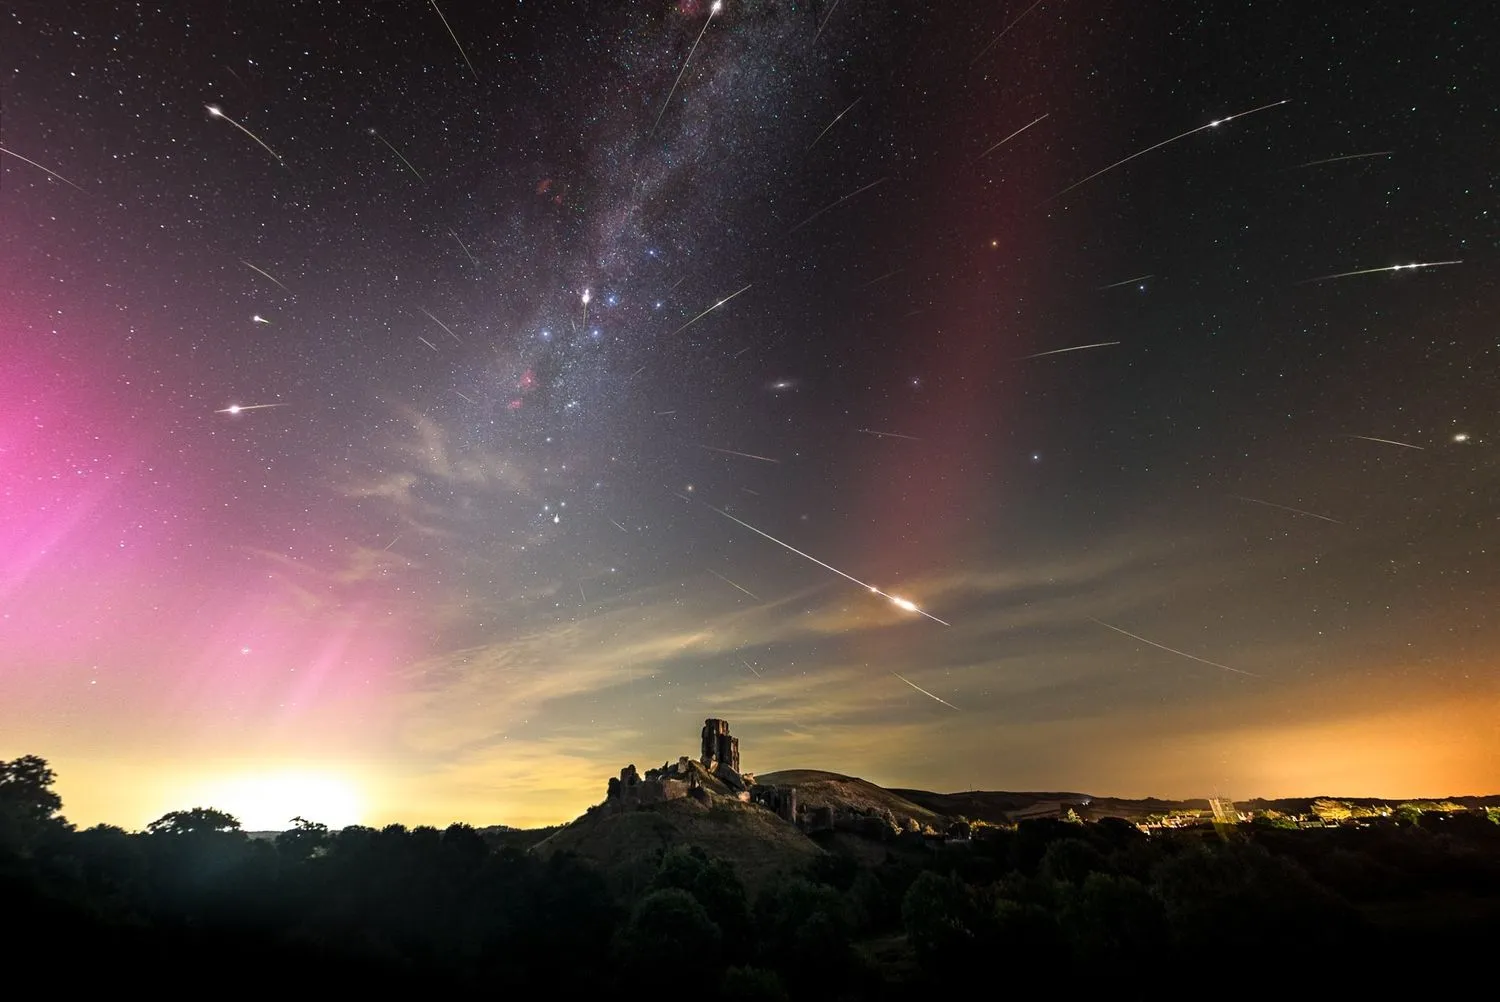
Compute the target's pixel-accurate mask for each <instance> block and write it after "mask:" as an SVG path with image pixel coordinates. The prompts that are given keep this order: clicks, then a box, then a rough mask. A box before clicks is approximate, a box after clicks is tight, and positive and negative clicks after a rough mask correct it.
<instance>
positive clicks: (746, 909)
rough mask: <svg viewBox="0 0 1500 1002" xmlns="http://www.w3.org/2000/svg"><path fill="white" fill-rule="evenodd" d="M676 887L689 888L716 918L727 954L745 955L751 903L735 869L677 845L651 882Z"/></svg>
mask: <svg viewBox="0 0 1500 1002" xmlns="http://www.w3.org/2000/svg"><path fill="white" fill-rule="evenodd" d="M670 887H676V888H679V889H680V890H684V891H687V892H688V893H689V894H691V895H692V896H693V897H694V898H695V899H697V901H698V903H699V904H701V905H702V906H703V908H704V910H705V911H707V912H708V916H709V918H711V919H713V922H714V924H715V925H717V926H718V927H719V929H720V931H721V932H722V933H723V935H724V956H725V957H726V958H731V959H732V958H739V957H742V956H745V955H746V953H747V951H748V948H749V938H750V906H749V904H748V902H747V899H746V896H745V885H744V884H742V883H740V879H739V877H737V876H735V873H734V868H733V867H732V866H730V865H729V864H728V863H726V862H725V861H724V860H722V859H711V858H710V857H709V856H708V854H707V853H705V852H704V851H703V850H702V849H700V848H698V847H697V846H674V847H672V848H671V849H669V850H667V852H666V853H665V854H664V855H663V856H662V860H661V866H660V868H659V869H658V870H657V873H656V877H655V878H654V879H653V880H652V882H651V888H652V889H653V890H665V889H667V888H670Z"/></svg>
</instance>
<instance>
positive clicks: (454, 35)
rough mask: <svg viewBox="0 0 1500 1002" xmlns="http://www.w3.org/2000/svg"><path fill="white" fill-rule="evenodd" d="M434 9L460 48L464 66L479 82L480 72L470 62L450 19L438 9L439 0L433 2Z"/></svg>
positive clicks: (459, 51) (459, 52)
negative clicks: (449, 21)
mask: <svg viewBox="0 0 1500 1002" xmlns="http://www.w3.org/2000/svg"><path fill="white" fill-rule="evenodd" d="M432 9H433V10H435V11H437V16H438V20H439V21H442V22H443V27H444V28H447V29H448V37H449V38H451V39H453V44H454V45H456V46H458V54H459V55H460V56H463V57H464V65H465V66H467V67H468V68H469V72H470V73H472V74H474V79H475V80H478V79H479V71H478V70H476V69H475V68H474V64H473V63H471V62H469V54H468V53H467V52H465V51H464V43H462V42H460V41H459V40H458V36H457V35H456V34H454V33H453V26H452V25H450V24H449V23H448V19H447V18H446V17H444V16H443V12H442V10H440V9H439V8H438V5H437V0H432Z"/></svg>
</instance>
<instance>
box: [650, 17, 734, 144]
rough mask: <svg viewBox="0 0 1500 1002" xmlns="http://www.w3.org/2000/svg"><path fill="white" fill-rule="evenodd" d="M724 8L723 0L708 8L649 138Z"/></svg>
mask: <svg viewBox="0 0 1500 1002" xmlns="http://www.w3.org/2000/svg"><path fill="white" fill-rule="evenodd" d="M723 9H724V3H723V0H714V4H713V6H712V7H710V8H709V9H708V20H707V21H704V22H703V30H702V31H699V32H698V37H697V38H695V39H693V46H692V48H690V49H688V54H687V58H686V59H684V60H683V61H682V68H681V69H679V70H678V71H677V79H676V80H673V81H672V89H671V90H669V91H667V99H666V100H665V101H663V102H662V103H661V111H658V112H657V113H656V121H654V122H652V123H651V131H650V132H648V133H646V137H647V138H648V139H649V138H650V137H651V136H652V135H654V134H655V133H656V127H657V126H658V125H660V124H661V117H662V116H663V115H665V114H666V113H667V109H668V108H670V107H671V106H672V95H673V94H676V93H677V85H678V84H680V83H682V75H683V74H684V73H686V72H687V68H688V63H690V62H692V61H693V53H694V52H697V51H698V43H699V42H701V41H703V36H704V35H705V34H707V33H708V26H709V25H711V24H713V23H714V17H715V15H717V14H718V13H719V11H721V10H723Z"/></svg>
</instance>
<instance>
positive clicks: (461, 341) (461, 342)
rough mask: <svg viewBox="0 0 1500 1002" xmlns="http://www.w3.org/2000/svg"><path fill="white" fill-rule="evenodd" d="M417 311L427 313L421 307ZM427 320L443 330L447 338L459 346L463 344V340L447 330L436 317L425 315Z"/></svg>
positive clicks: (446, 326) (445, 325)
mask: <svg viewBox="0 0 1500 1002" xmlns="http://www.w3.org/2000/svg"><path fill="white" fill-rule="evenodd" d="M417 309H419V310H422V312H423V313H427V311H426V310H424V309H422V307H420V306H418V307H417ZM427 319H428V320H431V321H432V322H433V323H435V324H437V325H438V326H439V327H441V328H442V329H443V330H445V331H447V332H448V336H449V337H451V338H452V339H453V340H455V341H457V342H458V343H459V344H463V343H464V342H463V338H461V337H459V336H458V335H457V334H455V333H453V331H451V330H449V328H448V325H447V324H445V323H443V322H442V321H441V320H439V319H438V318H437V317H435V316H433V315H432V314H431V313H427Z"/></svg>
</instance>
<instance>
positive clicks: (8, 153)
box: [0, 146, 83, 191]
mask: <svg viewBox="0 0 1500 1002" xmlns="http://www.w3.org/2000/svg"><path fill="white" fill-rule="evenodd" d="M0 153H4V154H5V155H6V156H8V157H15V158H16V159H17V160H19V161H21V162H22V163H28V164H31V166H33V167H35V168H36V169H37V170H39V171H41V172H42V173H43V174H46V175H47V176H48V177H53V178H56V179H57V180H59V181H61V182H62V183H63V184H68V185H73V187H74V188H78V185H76V184H73V182H72V181H69V180H68V179H67V178H65V177H63V176H62V175H61V174H59V173H57V171H55V170H48V169H47V168H46V167H43V166H42V165H41V164H39V163H37V162H36V161H35V160H33V159H31V158H30V157H23V156H21V154H19V153H17V152H15V151H14V150H8V149H6V148H5V147H4V146H0ZM78 190H79V191H83V189H82V188H78Z"/></svg>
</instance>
